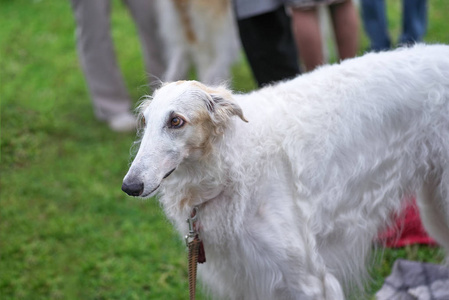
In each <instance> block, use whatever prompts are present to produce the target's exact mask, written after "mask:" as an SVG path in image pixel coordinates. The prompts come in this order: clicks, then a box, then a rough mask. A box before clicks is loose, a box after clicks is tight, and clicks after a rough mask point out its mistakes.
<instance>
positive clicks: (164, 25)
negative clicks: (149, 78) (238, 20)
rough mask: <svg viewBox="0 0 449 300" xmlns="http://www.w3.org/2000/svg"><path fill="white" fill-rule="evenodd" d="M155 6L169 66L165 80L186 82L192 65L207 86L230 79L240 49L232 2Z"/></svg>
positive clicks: (162, 1)
mask: <svg viewBox="0 0 449 300" xmlns="http://www.w3.org/2000/svg"><path fill="white" fill-rule="evenodd" d="M156 3H157V6H156V7H157V9H158V17H159V23H160V33H161V37H162V40H163V42H164V49H165V50H166V52H165V53H166V59H167V65H168V67H167V71H166V73H165V76H164V78H162V79H163V80H164V81H175V80H180V79H185V78H186V77H187V72H188V69H189V67H190V65H191V63H193V64H194V66H195V67H196V71H197V76H198V78H199V80H200V81H202V82H204V83H206V84H218V83H221V82H223V81H225V80H228V79H229V78H230V76H229V75H230V68H231V65H232V63H233V62H234V61H235V60H236V59H237V58H238V54H239V50H240V45H239V42H238V41H239V39H238V36H237V28H236V25H235V20H234V16H233V11H232V4H231V0H214V1H209V0H158V1H157V2H156Z"/></svg>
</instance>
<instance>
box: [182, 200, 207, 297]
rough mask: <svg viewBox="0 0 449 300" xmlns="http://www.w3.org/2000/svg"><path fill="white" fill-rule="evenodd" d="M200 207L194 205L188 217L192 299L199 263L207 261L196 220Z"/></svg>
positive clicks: (187, 238) (194, 293)
mask: <svg viewBox="0 0 449 300" xmlns="http://www.w3.org/2000/svg"><path fill="white" fill-rule="evenodd" d="M197 213H198V207H196V206H195V207H194V208H193V211H192V214H191V215H190V218H188V219H187V223H188V224H189V234H188V235H186V237H185V240H186V246H187V249H188V256H187V259H188V268H189V269H188V276H189V296H190V300H194V299H195V295H196V274H197V268H198V263H200V264H202V263H205V262H206V255H205V252H204V245H203V241H202V240H201V239H200V237H199V232H198V228H197V226H196V221H197V220H198V215H197Z"/></svg>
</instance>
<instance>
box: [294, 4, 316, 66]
mask: <svg viewBox="0 0 449 300" xmlns="http://www.w3.org/2000/svg"><path fill="white" fill-rule="evenodd" d="M292 15H293V28H294V34H295V40H296V45H297V48H298V50H299V52H300V53H301V55H300V56H301V60H302V62H303V64H304V66H305V68H306V70H307V71H311V70H313V69H315V68H316V67H317V66H319V65H322V64H323V63H324V56H323V46H322V40H321V32H320V24H319V20H318V11H317V7H310V8H297V7H295V8H292Z"/></svg>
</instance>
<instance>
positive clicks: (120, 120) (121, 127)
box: [108, 112, 137, 132]
mask: <svg viewBox="0 0 449 300" xmlns="http://www.w3.org/2000/svg"><path fill="white" fill-rule="evenodd" d="M108 124H109V127H110V128H111V129H112V130H114V131H117V132H130V131H133V130H136V128H137V120H136V118H135V117H134V115H133V114H131V113H130V112H125V113H121V114H118V115H115V116H112V117H111V118H109V119H108Z"/></svg>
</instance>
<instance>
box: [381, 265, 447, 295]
mask: <svg viewBox="0 0 449 300" xmlns="http://www.w3.org/2000/svg"><path fill="white" fill-rule="evenodd" d="M376 299H378V300H427V299H428V300H449V269H448V268H446V267H444V266H439V265H434V264H429V263H420V262H413V261H407V260H401V259H399V260H397V261H396V262H395V263H394V266H393V271H392V272H391V275H390V276H388V277H387V278H386V279H385V283H384V285H383V286H382V288H381V289H380V290H379V291H378V292H377V293H376Z"/></svg>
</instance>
